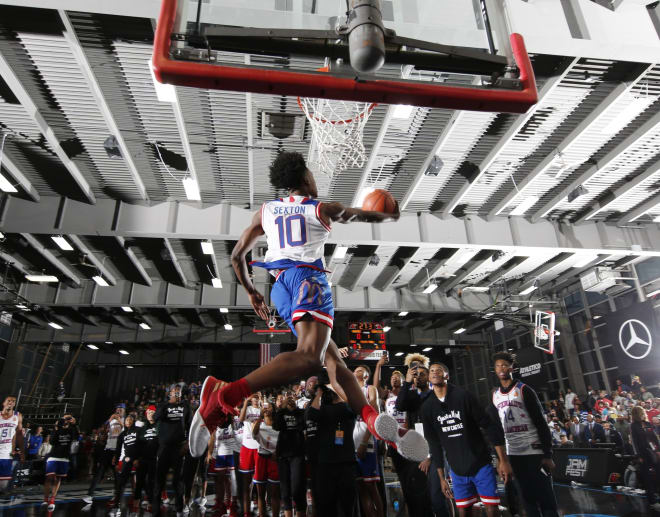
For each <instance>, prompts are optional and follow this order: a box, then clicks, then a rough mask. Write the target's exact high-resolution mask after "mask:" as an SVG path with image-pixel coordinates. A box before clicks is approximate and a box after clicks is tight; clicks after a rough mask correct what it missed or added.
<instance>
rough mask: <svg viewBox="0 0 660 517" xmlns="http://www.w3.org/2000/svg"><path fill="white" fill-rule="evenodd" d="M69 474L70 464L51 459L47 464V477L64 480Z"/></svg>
mask: <svg viewBox="0 0 660 517" xmlns="http://www.w3.org/2000/svg"><path fill="white" fill-rule="evenodd" d="M68 473H69V462H68V461H58V460H57V459H54V458H49V459H48V461H47V462H46V475H47V476H57V477H61V478H64V477H66V476H67V474H68Z"/></svg>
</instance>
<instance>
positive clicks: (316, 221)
mask: <svg viewBox="0 0 660 517" xmlns="http://www.w3.org/2000/svg"><path fill="white" fill-rule="evenodd" d="M270 181H271V183H272V185H273V186H274V187H275V188H276V189H277V190H278V191H284V192H287V195H286V196H285V197H283V198H281V199H277V200H274V201H269V202H266V203H264V204H263V205H262V206H261V209H260V210H259V211H258V212H257V213H256V214H255V215H254V217H253V218H252V222H251V224H250V226H248V228H247V229H246V230H245V231H244V232H243V234H242V235H241V237H240V239H239V240H238V242H237V244H236V246H235V247H234V250H233V252H232V265H233V268H234V271H235V273H236V276H237V278H238V280H239V281H240V283H241V285H242V286H243V287H244V288H245V290H246V291H247V293H248V296H249V298H250V302H251V304H252V307H253V308H254V311H255V312H256V313H257V315H258V316H259V317H261V318H262V319H263V320H266V321H267V320H269V318H270V311H269V308H268V306H267V305H266V302H265V300H264V296H263V294H262V293H260V292H259V291H258V290H257V289H256V287H255V286H254V284H253V283H252V280H251V278H250V272H249V269H248V263H247V260H246V257H247V255H248V253H249V252H250V251H251V250H252V249H253V248H254V246H255V244H256V243H257V241H258V240H259V239H260V238H261V237H262V236H263V235H265V236H266V241H267V243H268V250H267V252H266V257H265V260H264V261H263V262H257V263H253V264H252V265H253V266H255V267H262V268H265V269H267V270H268V271H269V272H270V273H271V274H272V275H273V276H274V277H275V279H276V280H275V283H274V285H273V288H272V290H271V293H270V295H271V296H270V298H271V301H272V302H273V303H274V305H275V307H276V309H277V312H278V314H279V315H280V317H281V318H283V319H284V320H285V321H286V322H287V323H288V325H289V326H290V327H291V330H292V331H293V333H294V334H295V335H296V337H297V341H298V342H297V349H296V350H295V351H293V352H283V353H281V354H279V355H278V356H277V357H275V359H273V360H272V361H270V362H269V363H267V364H266V365H264V366H262V367H260V368H258V369H257V370H255V371H253V372H251V373H250V374H248V375H247V376H246V377H244V378H242V379H240V380H238V381H235V382H232V383H225V382H223V381H220V380H218V379H215V378H214V377H207V378H206V380H205V381H204V385H203V387H202V393H201V397H200V407H199V409H198V411H197V413H196V414H195V416H194V418H193V423H192V427H191V430H190V451H191V454H193V455H196V456H200V455H201V454H203V452H204V450H205V448H206V445H207V444H208V441H209V437H210V435H211V433H213V432H215V429H216V428H217V427H218V425H221V424H223V423H224V422H225V421H226V420H227V418H229V417H230V415H232V414H234V413H235V407H236V406H238V405H239V404H240V403H241V402H242V401H243V400H244V399H245V398H246V397H248V396H249V395H250V394H251V393H254V392H256V391H259V390H262V389H265V388H268V387H274V386H279V385H282V384H286V383H288V382H290V381H291V379H295V378H301V377H307V376H310V375H313V374H315V373H317V372H318V371H319V370H320V369H321V368H322V367H323V365H324V364H325V366H326V367H327V369H328V374H329V376H330V380H331V383H332V384H333V386H335V389H336V390H337V391H338V392H339V393H340V394H341V395H342V397H343V398H345V399H346V400H347V401H348V403H349V404H350V406H351V409H352V410H353V411H354V412H355V413H356V415H360V416H361V417H362V418H363V420H364V422H365V423H366V424H367V427H368V428H369V431H370V432H371V433H372V434H374V435H375V436H377V437H379V438H381V439H383V440H385V441H387V442H390V443H392V444H395V446H397V447H398V449H399V451H400V452H401V454H402V455H404V456H409V457H411V459H416V460H417V461H421V460H423V459H424V458H426V456H427V453H428V445H427V443H426V441H425V440H424V438H423V437H422V436H421V435H420V434H419V433H416V432H414V431H409V432H407V433H405V430H403V431H402V433H401V434H402V436H400V433H399V430H398V424H397V422H396V420H395V419H394V418H393V417H391V416H390V415H387V414H380V415H379V414H378V412H377V411H376V410H375V409H374V408H373V407H371V406H370V405H369V404H368V403H367V399H366V397H365V395H364V393H363V391H362V389H361V388H360V385H359V384H358V382H357V380H356V379H355V377H354V375H353V374H352V373H351V371H350V370H349V369H348V368H347V367H346V365H345V364H344V361H343V360H342V358H341V356H340V354H339V350H338V349H337V345H336V344H335V343H334V342H333V341H332V340H331V339H330V331H331V330H332V325H333V319H334V307H333V303H332V291H331V289H330V285H329V284H328V279H327V277H326V271H325V266H324V264H323V256H324V249H325V242H326V241H327V239H328V236H329V234H330V226H331V224H333V223H349V222H366V223H382V222H385V221H396V220H398V219H399V215H400V213H399V209H398V205H396V209H395V212H394V213H383V212H372V211H366V210H360V209H358V208H351V207H346V206H343V205H342V204H341V203H321V202H320V201H318V200H316V197H317V196H318V191H317V188H316V182H315V180H314V176H313V175H312V173H311V172H310V170H309V169H308V168H307V165H306V164H305V160H304V158H303V156H302V155H301V154H300V153H295V152H282V153H280V154H279V155H278V156H277V158H276V159H275V161H274V162H273V164H272V165H271V167H270Z"/></svg>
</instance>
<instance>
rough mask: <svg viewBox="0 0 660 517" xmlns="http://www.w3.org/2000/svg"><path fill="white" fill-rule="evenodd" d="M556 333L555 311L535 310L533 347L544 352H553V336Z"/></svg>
mask: <svg viewBox="0 0 660 517" xmlns="http://www.w3.org/2000/svg"><path fill="white" fill-rule="evenodd" d="M558 335H559V332H557V331H556V330H555V313H554V312H549V311H539V310H537V311H536V314H535V318H534V348H538V349H539V350H542V351H543V352H545V353H546V354H554V352H555V336H558Z"/></svg>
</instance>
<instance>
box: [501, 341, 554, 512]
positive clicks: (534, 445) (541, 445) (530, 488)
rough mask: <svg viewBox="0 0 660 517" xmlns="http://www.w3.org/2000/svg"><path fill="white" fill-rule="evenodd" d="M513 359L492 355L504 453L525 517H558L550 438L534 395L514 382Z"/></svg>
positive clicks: (538, 402)
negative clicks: (517, 488)
mask: <svg viewBox="0 0 660 517" xmlns="http://www.w3.org/2000/svg"><path fill="white" fill-rule="evenodd" d="M514 362H515V357H514V356H513V355H512V354H510V353H508V352H498V353H496V354H495V355H493V363H494V364H495V374H496V375H497V378H498V379H499V381H500V387H499V389H497V390H496V391H495V392H493V405H494V406H495V409H497V412H498V414H499V417H500V420H501V422H502V427H503V428H504V438H505V440H506V453H507V456H508V457H509V461H510V463H511V467H512V469H513V474H514V479H515V481H516V482H517V484H518V487H519V492H520V495H521V497H522V501H523V505H524V506H525V512H526V514H527V515H528V517H541V516H543V517H558V516H559V513H558V512H557V500H556V499H555V494H554V491H553V488H552V477H551V474H552V471H553V470H554V468H555V464H554V462H553V461H552V436H551V434H550V429H549V428H548V425H547V424H546V423H545V419H544V417H543V409H542V408H541V402H540V401H539V399H538V397H537V395H536V393H535V392H534V390H533V389H532V388H530V387H529V386H528V385H527V384H523V383H522V382H521V381H519V380H516V379H514V378H513V365H514Z"/></svg>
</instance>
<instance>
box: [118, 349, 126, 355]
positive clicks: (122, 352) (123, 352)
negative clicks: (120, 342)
mask: <svg viewBox="0 0 660 517" xmlns="http://www.w3.org/2000/svg"><path fill="white" fill-rule="evenodd" d="M119 353H120V354H121V355H128V352H127V351H126V350H119Z"/></svg>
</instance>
